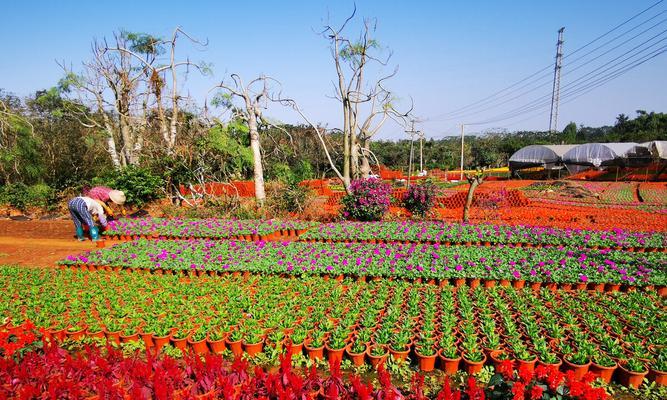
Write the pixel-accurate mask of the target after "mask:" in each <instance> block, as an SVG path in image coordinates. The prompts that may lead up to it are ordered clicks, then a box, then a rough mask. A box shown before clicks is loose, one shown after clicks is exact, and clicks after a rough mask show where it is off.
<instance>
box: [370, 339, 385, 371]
mask: <svg viewBox="0 0 667 400" xmlns="http://www.w3.org/2000/svg"><path fill="white" fill-rule="evenodd" d="M366 355H368V360H369V361H370V363H371V366H372V367H373V368H377V367H378V365H380V364H384V362H385V360H386V359H387V356H388V355H389V353H388V352H387V347H386V346H384V345H379V344H373V345H371V346H369V347H368V349H366Z"/></svg>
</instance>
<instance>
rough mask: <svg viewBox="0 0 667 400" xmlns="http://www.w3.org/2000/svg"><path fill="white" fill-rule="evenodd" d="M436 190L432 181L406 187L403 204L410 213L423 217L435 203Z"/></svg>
mask: <svg viewBox="0 0 667 400" xmlns="http://www.w3.org/2000/svg"><path fill="white" fill-rule="evenodd" d="M436 195H437V190H436V187H435V185H434V184H433V183H432V182H429V181H426V182H424V183H421V184H419V185H412V186H410V187H409V188H408V191H407V193H405V197H403V205H404V206H405V208H406V209H407V210H408V211H410V212H411V213H412V214H416V215H419V216H420V217H424V215H426V214H427V213H428V212H429V211H430V210H431V209H432V208H433V206H434V205H435V197H436Z"/></svg>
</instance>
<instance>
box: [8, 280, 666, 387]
mask: <svg viewBox="0 0 667 400" xmlns="http://www.w3.org/2000/svg"><path fill="white" fill-rule="evenodd" d="M0 284H2V285H3V287H6V288H7V289H6V298H7V301H6V302H3V303H2V304H0V307H1V308H0V317H1V318H3V320H4V321H5V325H4V329H6V330H8V331H9V332H15V331H20V330H21V329H22V327H23V326H25V324H27V323H28V322H27V321H33V322H34V324H35V325H36V326H38V327H40V328H43V329H44V332H45V333H46V334H48V335H50V336H52V337H55V338H62V337H64V336H69V337H71V338H78V337H81V336H83V335H87V336H91V337H96V336H100V335H102V336H106V337H107V338H108V339H109V340H112V341H132V340H143V341H144V343H145V344H146V346H148V347H155V348H160V347H161V346H163V345H164V344H165V343H169V342H171V343H172V344H174V345H175V346H177V347H180V348H183V349H185V348H186V347H188V346H189V347H190V348H192V349H193V350H195V351H197V352H204V353H207V352H209V351H211V352H220V351H222V350H224V349H229V350H231V351H232V352H233V353H234V354H235V355H241V354H242V353H243V352H245V353H247V354H248V355H251V356H252V355H255V354H258V353H260V352H264V353H267V354H281V353H289V354H307V355H308V357H310V358H312V359H316V358H323V357H325V354H326V357H327V358H328V359H329V360H332V361H335V360H338V361H340V360H341V359H342V358H343V357H347V358H349V359H350V360H351V361H352V362H353V363H355V364H357V365H361V364H364V363H365V362H366V361H368V362H369V363H371V364H378V363H382V362H383V360H385V359H386V358H387V357H388V356H389V355H390V354H391V355H392V357H394V359H396V360H406V359H407V358H408V357H409V358H410V359H412V360H414V361H416V362H417V364H418V365H419V367H420V368H421V369H422V370H424V371H429V370H431V369H433V368H434V365H435V363H436V361H437V362H438V363H439V366H440V368H441V369H442V370H444V371H445V372H446V373H448V374H453V373H455V372H456V371H458V370H459V369H464V370H466V371H467V372H469V373H475V372H477V371H479V369H481V367H482V365H483V364H484V363H485V362H486V363H487V364H496V366H498V365H500V363H501V361H503V360H509V361H510V362H512V363H516V364H517V365H522V366H523V367H524V368H528V369H530V370H532V369H533V368H534V367H535V365H536V364H544V365H553V366H556V367H560V368H562V369H563V370H572V371H577V373H578V374H580V375H581V374H583V373H585V371H583V372H582V368H583V369H588V368H589V367H591V368H592V371H593V372H594V373H595V374H596V375H598V376H601V377H603V376H604V377H606V379H607V380H608V379H611V376H610V375H603V372H604V371H607V372H608V371H609V370H611V372H614V370H616V369H617V368H618V371H619V377H618V378H617V379H618V380H619V381H620V382H621V383H624V384H631V383H630V381H625V380H624V379H626V378H625V377H624V375H620V372H621V371H623V369H625V370H626V371H628V372H634V373H636V374H638V375H639V376H641V378H643V377H644V376H645V375H646V374H647V373H649V372H651V374H652V375H651V378H650V379H653V380H656V381H660V379H663V380H664V379H665V378H664V377H665V376H666V375H665V374H666V373H667V371H666V370H667V350H666V349H665V345H667V335H666V332H667V329H666V327H667V315H666V314H665V313H664V309H665V306H666V305H667V304H666V302H665V299H663V298H660V297H658V296H656V295H655V294H652V293H640V292H632V293H598V292H572V293H570V292H565V291H557V292H551V291H549V290H546V289H543V290H541V291H540V292H533V291H530V290H516V289H514V288H504V287H495V288H490V289H483V288H481V287H478V288H476V289H471V288H470V287H468V286H462V287H459V288H452V287H444V288H439V287H436V286H434V285H427V284H412V283H407V282H401V281H396V282H394V281H377V282H370V283H367V282H354V281H348V280H345V281H343V282H342V283H339V282H337V281H334V280H323V279H317V278H302V279H285V278H279V277H271V276H265V277H261V279H260V278H258V277H241V276H239V277H234V276H232V275H225V276H223V277H215V278H212V277H199V278H195V279H187V278H183V277H179V276H168V275H165V276H157V275H140V274H132V273H125V272H120V273H111V272H97V273H93V272H88V271H85V272H79V271H71V270H65V271H53V270H44V269H20V268H16V267H2V268H0ZM325 350H326V352H325ZM593 363H594V364H593ZM593 366H595V368H597V369H595V368H593ZM603 367H604V368H607V369H603ZM663 382H664V381H663Z"/></svg>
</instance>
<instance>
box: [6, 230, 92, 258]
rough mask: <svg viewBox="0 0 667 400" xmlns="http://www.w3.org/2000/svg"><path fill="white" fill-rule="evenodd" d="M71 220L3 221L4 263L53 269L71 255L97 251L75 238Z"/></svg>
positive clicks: (89, 242) (88, 243) (87, 242)
mask: <svg viewBox="0 0 667 400" xmlns="http://www.w3.org/2000/svg"><path fill="white" fill-rule="evenodd" d="M73 231H74V228H73V225H72V222H71V221H68V220H53V221H12V220H0V264H18V265H33V266H53V265H54V264H55V262H56V261H58V260H61V259H63V258H65V257H67V256H68V255H70V254H78V253H80V252H82V251H85V250H91V249H94V248H95V244H94V243H92V242H91V241H86V242H78V241H77V240H76V239H74V232H73Z"/></svg>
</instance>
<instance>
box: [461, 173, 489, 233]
mask: <svg viewBox="0 0 667 400" xmlns="http://www.w3.org/2000/svg"><path fill="white" fill-rule="evenodd" d="M466 179H468V183H469V184H470V187H468V196H467V197H466V203H465V205H464V206H463V222H468V219H469V215H470V206H472V199H473V196H474V195H475V189H477V186H479V185H481V184H482V182H484V170H483V169H481V170H477V171H476V172H475V173H472V174H466Z"/></svg>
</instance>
